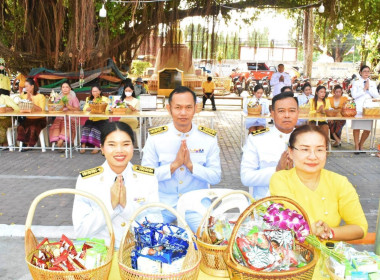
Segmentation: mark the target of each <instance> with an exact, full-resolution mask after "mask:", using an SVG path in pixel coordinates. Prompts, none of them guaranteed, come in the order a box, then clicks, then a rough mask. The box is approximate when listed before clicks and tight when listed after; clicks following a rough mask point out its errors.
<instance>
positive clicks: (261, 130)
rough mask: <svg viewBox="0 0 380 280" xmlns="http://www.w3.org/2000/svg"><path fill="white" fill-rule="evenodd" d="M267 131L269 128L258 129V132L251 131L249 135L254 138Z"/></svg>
mask: <svg viewBox="0 0 380 280" xmlns="http://www.w3.org/2000/svg"><path fill="white" fill-rule="evenodd" d="M268 131H269V128H263V129H258V130H255V131H252V132H251V134H252V136H255V135H259V134H262V133H265V132H268Z"/></svg>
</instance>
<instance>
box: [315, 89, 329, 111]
mask: <svg viewBox="0 0 380 280" xmlns="http://www.w3.org/2000/svg"><path fill="white" fill-rule="evenodd" d="M321 89H324V90H325V91H326V87H325V86H317V89H316V90H315V95H314V109H315V110H317V103H318V98H319V97H318V92H319V91H320V90H321ZM326 98H327V94H326V95H325V97H324V98H323V99H322V101H323V106H326Z"/></svg>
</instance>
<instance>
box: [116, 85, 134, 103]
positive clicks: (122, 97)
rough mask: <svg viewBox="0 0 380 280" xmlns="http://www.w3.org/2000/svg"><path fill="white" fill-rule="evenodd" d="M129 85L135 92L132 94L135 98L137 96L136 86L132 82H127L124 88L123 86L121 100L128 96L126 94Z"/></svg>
mask: <svg viewBox="0 0 380 280" xmlns="http://www.w3.org/2000/svg"><path fill="white" fill-rule="evenodd" d="M127 87H129V88H131V90H133V92H132V96H133V97H134V98H136V94H135V87H134V86H133V84H132V82H131V83H129V84H125V85H124V88H123V94H122V95H121V97H120V100H121V101H123V100H124V98H126V97H127V96H126V95H125V89H126V88H127Z"/></svg>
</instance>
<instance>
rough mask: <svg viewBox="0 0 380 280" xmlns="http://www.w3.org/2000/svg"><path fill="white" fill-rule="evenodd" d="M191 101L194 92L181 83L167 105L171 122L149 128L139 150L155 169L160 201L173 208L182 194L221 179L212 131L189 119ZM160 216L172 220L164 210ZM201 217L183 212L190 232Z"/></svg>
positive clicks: (191, 107)
mask: <svg viewBox="0 0 380 280" xmlns="http://www.w3.org/2000/svg"><path fill="white" fill-rule="evenodd" d="M195 104H196V95H195V93H194V92H193V91H191V90H190V89H189V88H187V87H183V86H181V87H178V88H176V89H175V90H173V92H171V93H170V96H169V104H168V105H167V109H168V111H169V113H170V115H171V116H172V118H173V122H172V123H170V124H168V125H165V126H161V127H156V128H152V129H150V130H149V137H148V139H147V142H146V144H145V147H144V150H143V151H144V155H143V159H142V164H143V165H145V166H149V167H152V168H155V175H156V176H157V179H158V184H159V196H160V201H161V202H163V203H166V204H168V205H169V206H172V207H174V208H175V207H176V206H177V201H178V199H179V197H180V196H181V195H182V194H184V193H186V192H189V191H193V190H198V189H207V188H209V185H215V184H218V183H219V182H220V179H221V167H220V157H219V146H218V141H217V137H216V131H215V130H213V129H210V128H207V127H203V126H197V125H195V124H194V123H193V122H192V120H193V117H194V114H195ZM163 217H164V221H165V222H167V223H169V222H173V221H174V220H175V217H174V216H173V215H172V214H171V213H169V212H168V211H166V210H165V211H163ZM201 219H202V217H200V215H197V213H196V212H191V213H188V214H187V215H186V221H187V223H188V224H189V226H190V228H191V229H192V230H193V231H196V229H197V228H198V225H199V223H200V221H201Z"/></svg>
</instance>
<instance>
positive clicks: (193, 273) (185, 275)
mask: <svg viewBox="0 0 380 280" xmlns="http://www.w3.org/2000/svg"><path fill="white" fill-rule="evenodd" d="M151 207H159V208H164V209H166V210H168V211H169V212H171V213H172V214H173V215H175V216H176V217H177V219H178V223H179V224H182V225H185V226H184V229H185V230H186V233H187V236H188V238H189V248H188V250H187V254H186V256H185V260H184V262H183V266H182V270H181V271H179V272H177V273H172V274H150V273H144V272H143V271H139V270H136V269H133V268H132V265H131V253H132V251H133V249H134V247H135V241H134V235H133V233H132V232H131V230H132V223H133V221H134V220H135V219H136V217H137V216H138V215H139V214H140V213H141V212H143V211H144V210H145V209H147V208H151ZM194 242H195V238H194V234H193V232H192V231H191V229H190V227H189V226H188V225H187V223H186V222H185V220H184V219H183V218H182V217H181V216H180V215H179V214H178V213H177V212H176V211H175V210H174V209H173V208H172V207H169V206H167V205H166V204H163V203H150V204H146V205H144V206H142V207H140V208H139V209H137V210H136V212H135V213H134V214H133V215H132V217H131V219H130V220H129V221H128V225H127V229H126V233H125V235H124V237H123V239H122V241H121V244H120V250H119V268H120V276H121V279H131V280H132V279H141V280H143V279H144V280H145V279H160V280H195V279H197V278H198V274H199V265H200V262H201V253H200V251H199V250H196V249H195V247H194Z"/></svg>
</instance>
